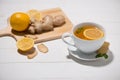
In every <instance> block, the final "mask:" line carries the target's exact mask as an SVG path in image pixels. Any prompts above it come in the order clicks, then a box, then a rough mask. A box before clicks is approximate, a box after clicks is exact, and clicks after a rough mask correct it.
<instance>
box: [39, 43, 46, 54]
mask: <svg viewBox="0 0 120 80" xmlns="http://www.w3.org/2000/svg"><path fill="white" fill-rule="evenodd" d="M37 48H38V50H39V51H40V52H43V53H47V52H48V48H47V47H46V46H45V45H44V44H38V45H37Z"/></svg>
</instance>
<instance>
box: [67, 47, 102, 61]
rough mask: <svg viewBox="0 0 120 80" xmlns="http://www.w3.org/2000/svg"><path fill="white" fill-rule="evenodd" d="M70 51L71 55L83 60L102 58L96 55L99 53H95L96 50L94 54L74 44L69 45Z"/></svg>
mask: <svg viewBox="0 0 120 80" xmlns="http://www.w3.org/2000/svg"><path fill="white" fill-rule="evenodd" d="M68 51H69V53H70V55H72V56H74V57H76V58H78V59H81V60H86V61H94V60H98V59H100V58H96V57H95V56H96V55H97V53H95V52H94V53H92V54H85V53H83V52H81V51H80V50H78V49H77V48H75V47H73V46H68Z"/></svg>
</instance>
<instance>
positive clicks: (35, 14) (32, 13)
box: [27, 9, 42, 21]
mask: <svg viewBox="0 0 120 80" xmlns="http://www.w3.org/2000/svg"><path fill="white" fill-rule="evenodd" d="M27 14H28V15H29V16H30V18H31V19H34V20H38V21H39V20H41V19H42V17H41V13H40V12H39V11H38V10H35V9H32V10H29V11H28V12H27Z"/></svg>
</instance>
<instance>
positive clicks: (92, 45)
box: [62, 22, 106, 54]
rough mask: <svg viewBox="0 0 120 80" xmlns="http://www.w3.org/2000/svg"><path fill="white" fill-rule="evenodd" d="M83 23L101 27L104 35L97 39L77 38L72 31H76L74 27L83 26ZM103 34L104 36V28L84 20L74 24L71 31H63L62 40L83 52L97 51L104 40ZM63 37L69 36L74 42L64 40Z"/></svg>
mask: <svg viewBox="0 0 120 80" xmlns="http://www.w3.org/2000/svg"><path fill="white" fill-rule="evenodd" d="M85 25H93V26H95V27H97V28H99V29H101V30H102V31H103V33H104V36H103V37H102V38H100V39H97V40H84V39H81V38H78V37H77V36H76V35H75V34H74V32H75V31H76V29H78V28H80V27H83V26H85ZM105 36H106V34H105V29H104V28H103V27H102V26H101V25H99V24H96V23H92V22H84V23H80V24H78V25H76V26H74V27H73V29H72V32H71V33H64V34H63V35H62V40H63V41H64V42H65V43H66V44H68V45H70V46H75V47H76V48H77V49H79V50H80V51H82V52H83V53H86V54H91V53H93V52H95V51H97V50H98V49H99V48H100V47H101V46H102V45H103V43H104V41H105ZM65 37H71V38H72V40H73V42H74V44H72V43H71V42H69V41H66V39H65Z"/></svg>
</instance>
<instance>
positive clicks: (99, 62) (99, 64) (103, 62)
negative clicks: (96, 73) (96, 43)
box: [67, 50, 114, 67]
mask: <svg viewBox="0 0 120 80" xmlns="http://www.w3.org/2000/svg"><path fill="white" fill-rule="evenodd" d="M108 56H109V57H108V59H104V58H101V59H98V60H94V61H85V60H81V59H78V58H76V57H74V56H72V55H71V54H69V55H67V58H69V59H72V60H73V61H75V62H77V63H79V64H82V65H88V66H95V67H102V66H106V65H108V64H110V63H111V62H112V61H113V59H114V56H113V53H112V52H111V51H110V50H109V51H108Z"/></svg>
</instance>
